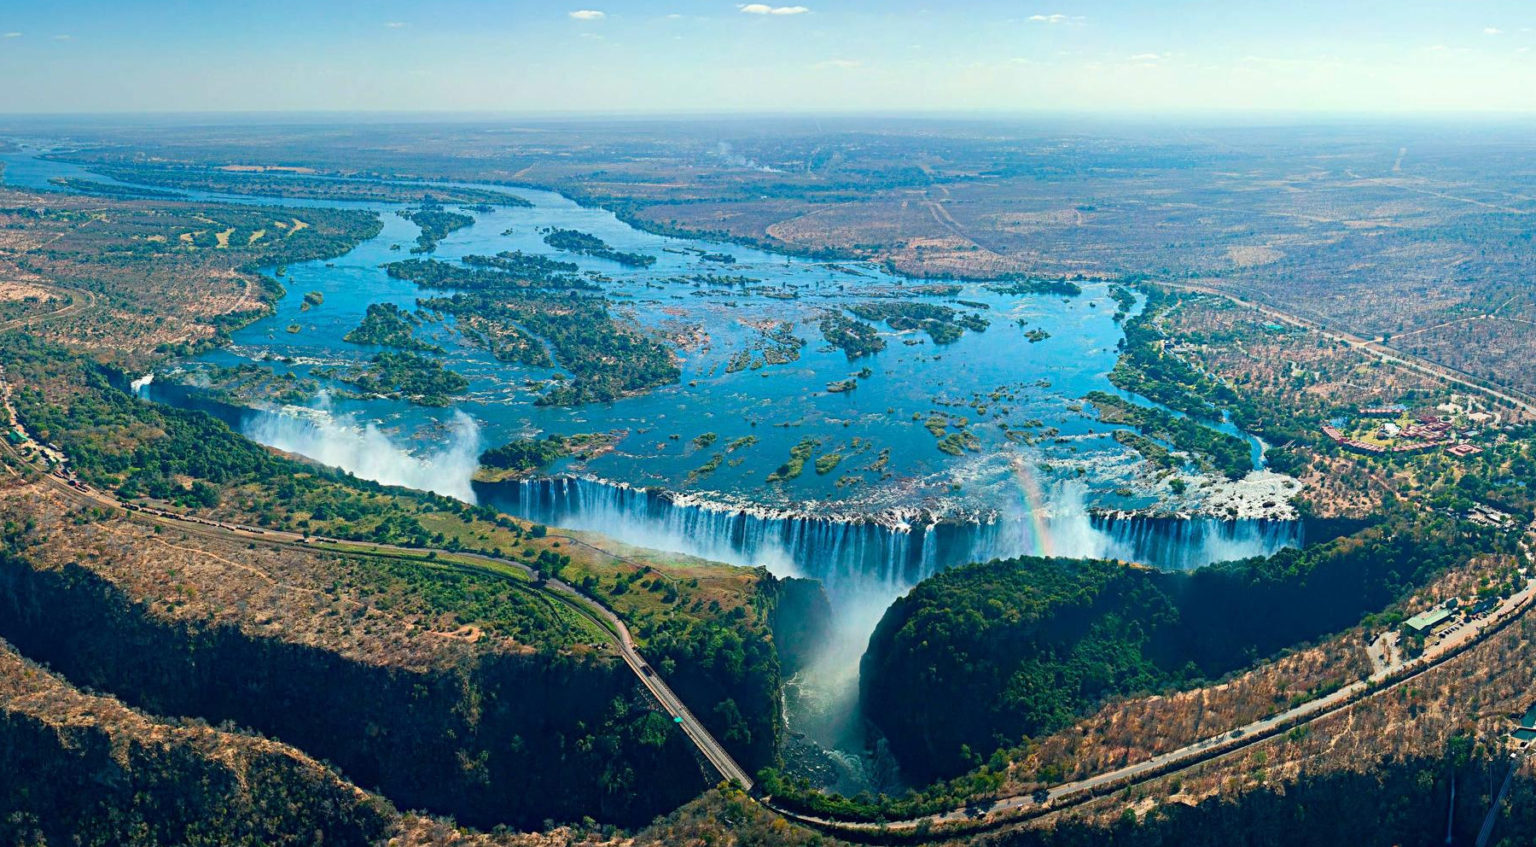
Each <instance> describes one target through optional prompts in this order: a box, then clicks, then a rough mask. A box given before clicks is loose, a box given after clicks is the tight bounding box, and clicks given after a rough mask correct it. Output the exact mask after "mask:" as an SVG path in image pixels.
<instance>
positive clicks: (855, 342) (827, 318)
mask: <svg viewBox="0 0 1536 847" xmlns="http://www.w3.org/2000/svg"><path fill="white" fill-rule="evenodd" d="M820 326H821V337H822V338H825V339H826V340H827V343H828V344H831V345H832V346H833V347H836V348H837V349H839V350H842V351H843V352H844V353H846V354H847V355H848V358H849V359H857V358H858V357H860V356H868V355H870V354H873V353H878V352H880V351H881V350H884V349H885V339H884V338H881V337H880V333H879V332H878V331H877V330H876V329H875V328H874V327H872V326H870V325H869V324H867V323H864V322H863V321H856V320H854V319H852V318H850V317H847V316H845V315H841V314H838V313H837V312H827V313H826V314H824V315H822V318H821V324H820Z"/></svg>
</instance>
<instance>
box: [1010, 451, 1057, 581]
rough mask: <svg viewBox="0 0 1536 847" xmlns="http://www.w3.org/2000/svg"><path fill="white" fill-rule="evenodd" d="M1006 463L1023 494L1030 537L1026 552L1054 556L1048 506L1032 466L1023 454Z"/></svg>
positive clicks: (1033, 554)
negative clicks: (1011, 469)
mask: <svg viewBox="0 0 1536 847" xmlns="http://www.w3.org/2000/svg"><path fill="white" fill-rule="evenodd" d="M1008 464H1009V465H1010V466H1012V468H1013V478H1014V480H1015V481H1017V482H1018V484H1019V491H1020V493H1022V494H1023V495H1024V514H1025V515H1026V516H1027V518H1028V520H1029V529H1030V533H1029V535H1030V537H1029V538H1028V539H1025V541H1026V544H1027V552H1028V554H1029V555H1031V556H1054V555H1055V554H1056V543H1055V539H1054V538H1053V537H1052V535H1051V522H1050V519H1049V518H1048V517H1047V515H1048V514H1049V508H1048V506H1047V505H1046V499H1045V490H1044V489H1042V488H1041V487H1040V481H1039V480H1038V479H1036V478H1035V471H1034V468H1033V466H1032V465H1031V464H1030V462H1029V461H1028V460H1027V459H1025V458H1024V457H1023V456H1021V455H1018V454H1015V455H1014V456H1013V457H1011V458H1010V459H1009V460H1008Z"/></svg>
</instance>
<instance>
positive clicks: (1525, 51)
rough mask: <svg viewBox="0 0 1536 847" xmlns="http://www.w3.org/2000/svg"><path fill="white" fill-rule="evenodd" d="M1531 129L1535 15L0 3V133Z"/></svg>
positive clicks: (984, 3)
mask: <svg viewBox="0 0 1536 847" xmlns="http://www.w3.org/2000/svg"><path fill="white" fill-rule="evenodd" d="M802 4H803V5H802ZM1533 108H1536V2H1531V0H1519V2H1516V0H1391V2H1388V1H1387V0H1365V1H1364V2H1348V1H1347V0H1334V2H1318V1H1317V0H1288V1H1286V2H1281V0H1262V2H1261V0H1163V2H1144V0H1081V1H1078V2H1070V1H1068V0H1063V1H1062V2H1045V0H1041V2H1034V0H1011V2H1003V0H976V2H963V3H962V2H950V3H939V2H931V1H930V2H914V1H913V0H886V2H876V0H785V2H782V3H772V4H742V3H736V2H729V0H651V1H650V2H637V1H636V0H624V2H617V1H615V2H609V0H578V2H571V3H565V2H558V0H539V2H528V0H446V2H430V1H429V0H414V2H397V0H375V2H333V0H302V2H301V1H300V0H241V2H231V1H230V0H197V2H191V0H185V1H183V2H169V0H114V1H113V2H107V0H6V2H4V3H0V111H5V112H92V111H209V110H217V111H224V110H236V111H244V110H280V111H289V110H376V111H420V110H431V111H499V112H511V113H549V112H569V113H602V114H609V113H615V112H625V113H636V112H638V113H644V112H664V113H677V112H721V111H748V112H750V111H781V112H782V111H837V112H842V111H880V112H892V111H926V112H932V111H972V110H985V111H1003V112H1015V111H1040V110H1048V111H1063V110H1066V111H1086V112H1110V113H1119V112H1149V111H1150V112H1208V111H1233V110H1278V111H1285V112H1290V111H1320V112H1362V111H1363V112H1419V111H1447V110H1450V111H1509V110H1515V111H1529V110H1531V109H1533Z"/></svg>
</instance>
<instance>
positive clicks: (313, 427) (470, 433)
mask: <svg viewBox="0 0 1536 847" xmlns="http://www.w3.org/2000/svg"><path fill="white" fill-rule="evenodd" d="M243 429H244V430H245V435H246V436H247V437H249V438H251V439H254V440H255V441H258V442H260V443H262V444H265V445H267V446H269V447H275V448H277V449H279V450H285V451H287V452H290V453H298V454H299V455H301V456H306V457H308V458H311V459H314V460H315V461H317V462H319V463H321V464H324V465H330V466H332V467H337V468H341V469H342V470H345V471H347V472H349V473H351V474H352V475H353V476H356V477H359V478H361V479H367V480H373V481H374V482H380V483H383V484H385V485H401V486H405V487H407V488H416V489H420V490H423V491H431V492H433V493H436V494H442V495H444V496H447V497H453V498H455V499H457V500H463V501H464V502H466V503H474V502H475V491H474V488H473V487H472V486H471V485H470V478H471V477H472V476H473V475H474V472H475V469H476V468H477V467H478V466H479V462H480V426H479V424H477V423H476V422H475V420H474V418H471V417H470V416H469V415H466V414H464V413H463V412H457V411H456V412H454V416H453V421H452V423H451V424H450V426H449V437H448V440H447V441H446V442H444V443H443V445H442V446H441V447H438V448H437V449H435V450H433V451H431V452H428V453H419V454H418V453H412V452H411V451H409V450H407V449H406V448H405V447H403V446H401V445H399V444H396V443H395V442H394V441H392V440H391V439H390V437H389V436H388V435H385V434H384V433H383V432H381V431H380V430H379V429H378V427H376V426H374V425H373V424H371V423H370V424H366V425H363V424H359V423H358V422H357V420H356V419H355V418H354V417H352V416H351V415H335V414H332V413H331V412H330V411H329V410H328V409H326V408H324V406H323V405H322V407H321V408H320V409H317V410H315V411H314V413H313V414H311V415H298V414H290V413H286V412H277V411H263V412H261V413H260V414H258V415H257V416H256V417H254V418H252V419H251V420H250V421H249V422H248V423H247V424H246V425H245V426H244V427H243Z"/></svg>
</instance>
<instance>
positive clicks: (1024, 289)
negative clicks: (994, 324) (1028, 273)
mask: <svg viewBox="0 0 1536 847" xmlns="http://www.w3.org/2000/svg"><path fill="white" fill-rule="evenodd" d="M1005 280H1006V281H1005V282H1003V283H1000V284H997V285H988V286H987V289H988V290H989V291H994V292H996V293H998V294H1012V295H1015V296H1017V295H1021V294H1060V295H1062V296H1065V297H1076V296H1077V295H1079V294H1082V293H1083V287H1082V286H1081V285H1078V284H1077V283H1076V282H1073V281H1072V280H1070V279H1066V278H1065V277H1063V278H1061V279H1039V278H1035V277H1022V276H1010V277H1005Z"/></svg>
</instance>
